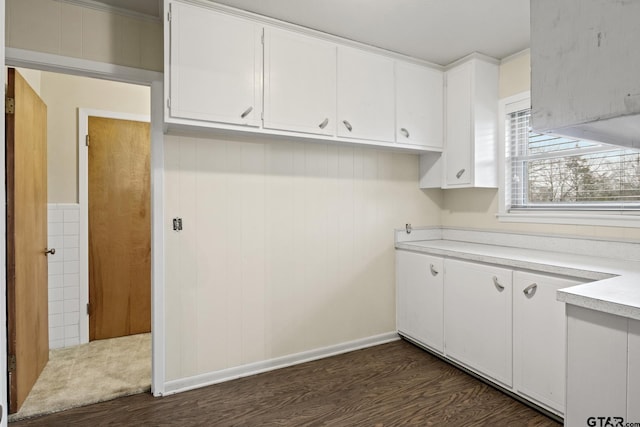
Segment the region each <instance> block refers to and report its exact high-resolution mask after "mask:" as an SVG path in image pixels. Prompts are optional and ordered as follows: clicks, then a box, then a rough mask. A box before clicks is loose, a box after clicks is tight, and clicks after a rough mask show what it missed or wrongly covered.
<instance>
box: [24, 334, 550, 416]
mask: <svg viewBox="0 0 640 427" xmlns="http://www.w3.org/2000/svg"><path fill="white" fill-rule="evenodd" d="M42 425H46V426H91V427H95V426H107V425H109V426H116V425H117V426H173V425H175V426H316V425H323V426H325V425H326V426H375V427H386V426H395V425H415V426H430V425H434V426H437V425H451V426H560V424H559V423H557V422H555V421H553V420H551V419H549V418H547V417H546V416H544V415H542V414H540V413H538V412H536V411H534V410H533V409H531V408H529V407H527V406H525V405H523V404H522V403H520V402H518V401H516V400H514V399H512V398H511V397H509V396H507V395H505V394H503V393H501V392H500V391H498V390H496V389H494V388H492V387H490V386H488V385H486V384H484V383H482V382H481V381H478V380H477V379H475V378H473V377H471V376H470V375H468V374H466V373H464V372H462V371H461V370H459V369H457V368H455V367H453V366H451V365H449V364H447V363H445V362H443V361H441V360H440V359H438V358H436V357H434V356H432V355H430V354H428V353H426V352H424V351H422V350H421V349H419V348H416V347H414V346H413V345H411V344H409V343H407V342H405V341H397V342H393V343H390V344H385V345H380V346H377V347H371V348H368V349H364V350H359V351H355V352H352V353H347V354H343V355H339V356H335V357H331V358H327V359H323V360H318V361H315V362H309V363H305V364H302V365H297V366H293V367H290V368H286V369H280V370H277V371H272V372H267V373H264V374H260V375H255V376H252V377H247V378H242V379H239V380H235V381H229V382H226V383H222V384H218V385H214V386H210V387H206V388H201V389H198V390H193V391H190V392H185V393H180V394H176V395H172V396H168V397H162V398H153V397H152V396H150V395H149V394H139V395H136V396H129V397H124V398H119V399H116V400H112V401H109V402H103V403H98V404H95V405H91V406H86V407H83V408H76V409H72V410H69V411H66V412H61V413H58V414H52V415H47V416H44V417H40V418H34V419H31V420H23V421H18V422H15V423H11V426H12V427H22V426H42Z"/></svg>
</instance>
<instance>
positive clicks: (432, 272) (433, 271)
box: [429, 264, 438, 276]
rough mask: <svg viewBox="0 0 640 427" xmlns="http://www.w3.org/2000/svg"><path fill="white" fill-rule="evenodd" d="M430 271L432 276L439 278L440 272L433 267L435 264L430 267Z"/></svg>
mask: <svg viewBox="0 0 640 427" xmlns="http://www.w3.org/2000/svg"><path fill="white" fill-rule="evenodd" d="M429 269H430V270H431V275H432V276H437V275H438V270H436V269H435V268H434V267H433V264H431V265H429Z"/></svg>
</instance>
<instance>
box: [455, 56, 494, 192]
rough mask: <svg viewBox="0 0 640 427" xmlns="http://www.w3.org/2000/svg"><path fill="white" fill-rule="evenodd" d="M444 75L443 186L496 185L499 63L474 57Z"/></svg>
mask: <svg viewBox="0 0 640 427" xmlns="http://www.w3.org/2000/svg"><path fill="white" fill-rule="evenodd" d="M445 78H446V119H445V120H446V144H445V154H444V184H445V185H444V186H443V187H444V188H457V187H497V186H498V164H497V163H498V162H497V159H498V145H497V143H498V65H497V64H495V63H492V62H489V61H485V60H482V59H479V58H473V59H470V60H468V61H466V62H463V63H462V64H460V65H457V66H455V67H453V68H451V69H450V70H448V71H447V72H446V77H445Z"/></svg>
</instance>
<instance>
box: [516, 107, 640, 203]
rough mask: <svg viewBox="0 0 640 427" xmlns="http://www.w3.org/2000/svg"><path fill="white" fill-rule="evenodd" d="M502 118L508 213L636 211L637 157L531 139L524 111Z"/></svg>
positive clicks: (594, 145) (589, 144) (639, 188)
mask: <svg viewBox="0 0 640 427" xmlns="http://www.w3.org/2000/svg"><path fill="white" fill-rule="evenodd" d="M506 115H507V120H506V123H505V133H506V139H507V145H506V150H505V151H506V152H505V156H506V163H505V166H506V168H505V169H506V170H505V183H504V184H505V201H506V210H507V211H511V212H514V211H529V212H531V211H535V210H547V211H548V210H556V211H557V210H585V211H626V210H629V211H639V210H640V151H638V150H632V149H626V148H621V147H617V146H613V145H607V144H603V143H599V142H593V141H583V140H575V139H569V138H564V137H561V136H553V135H541V134H537V133H534V132H532V130H531V127H530V125H529V120H530V117H531V110H530V109H528V108H527V109H520V110H518V111H512V112H509V113H507V114H506ZM636 213H640V212H636Z"/></svg>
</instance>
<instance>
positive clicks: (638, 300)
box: [396, 239, 640, 320]
mask: <svg viewBox="0 0 640 427" xmlns="http://www.w3.org/2000/svg"><path fill="white" fill-rule="evenodd" d="M396 249H402V250H408V251H413V252H422V253H425V254H429V255H436V256H443V257H449V258H457V259H462V260H467V261H476V262H482V263H488V264H495V265H499V266H502V267H511V268H517V269H526V270H534V271H538V272H542V273H549V274H556V275H563V276H570V277H576V278H580V279H585V280H590V282H588V283H584V284H580V285H576V286H571V287H569V288H564V289H560V290H558V293H557V299H558V300H559V301H563V302H565V303H567V304H572V305H576V306H580V307H585V308H590V309H593V310H597V311H602V312H605V313H610V314H615V315H618V316H623V317H628V318H632V319H636V320H640V262H637V261H627V260H618V259H613V258H605V257H594V256H587V255H575V254H569V253H562V252H550V251H542V250H536V249H523V248H514V247H509V246H498V245H490V244H479V243H469V242H462V241H454V240H440V239H435V240H419V241H406V242H396Z"/></svg>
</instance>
